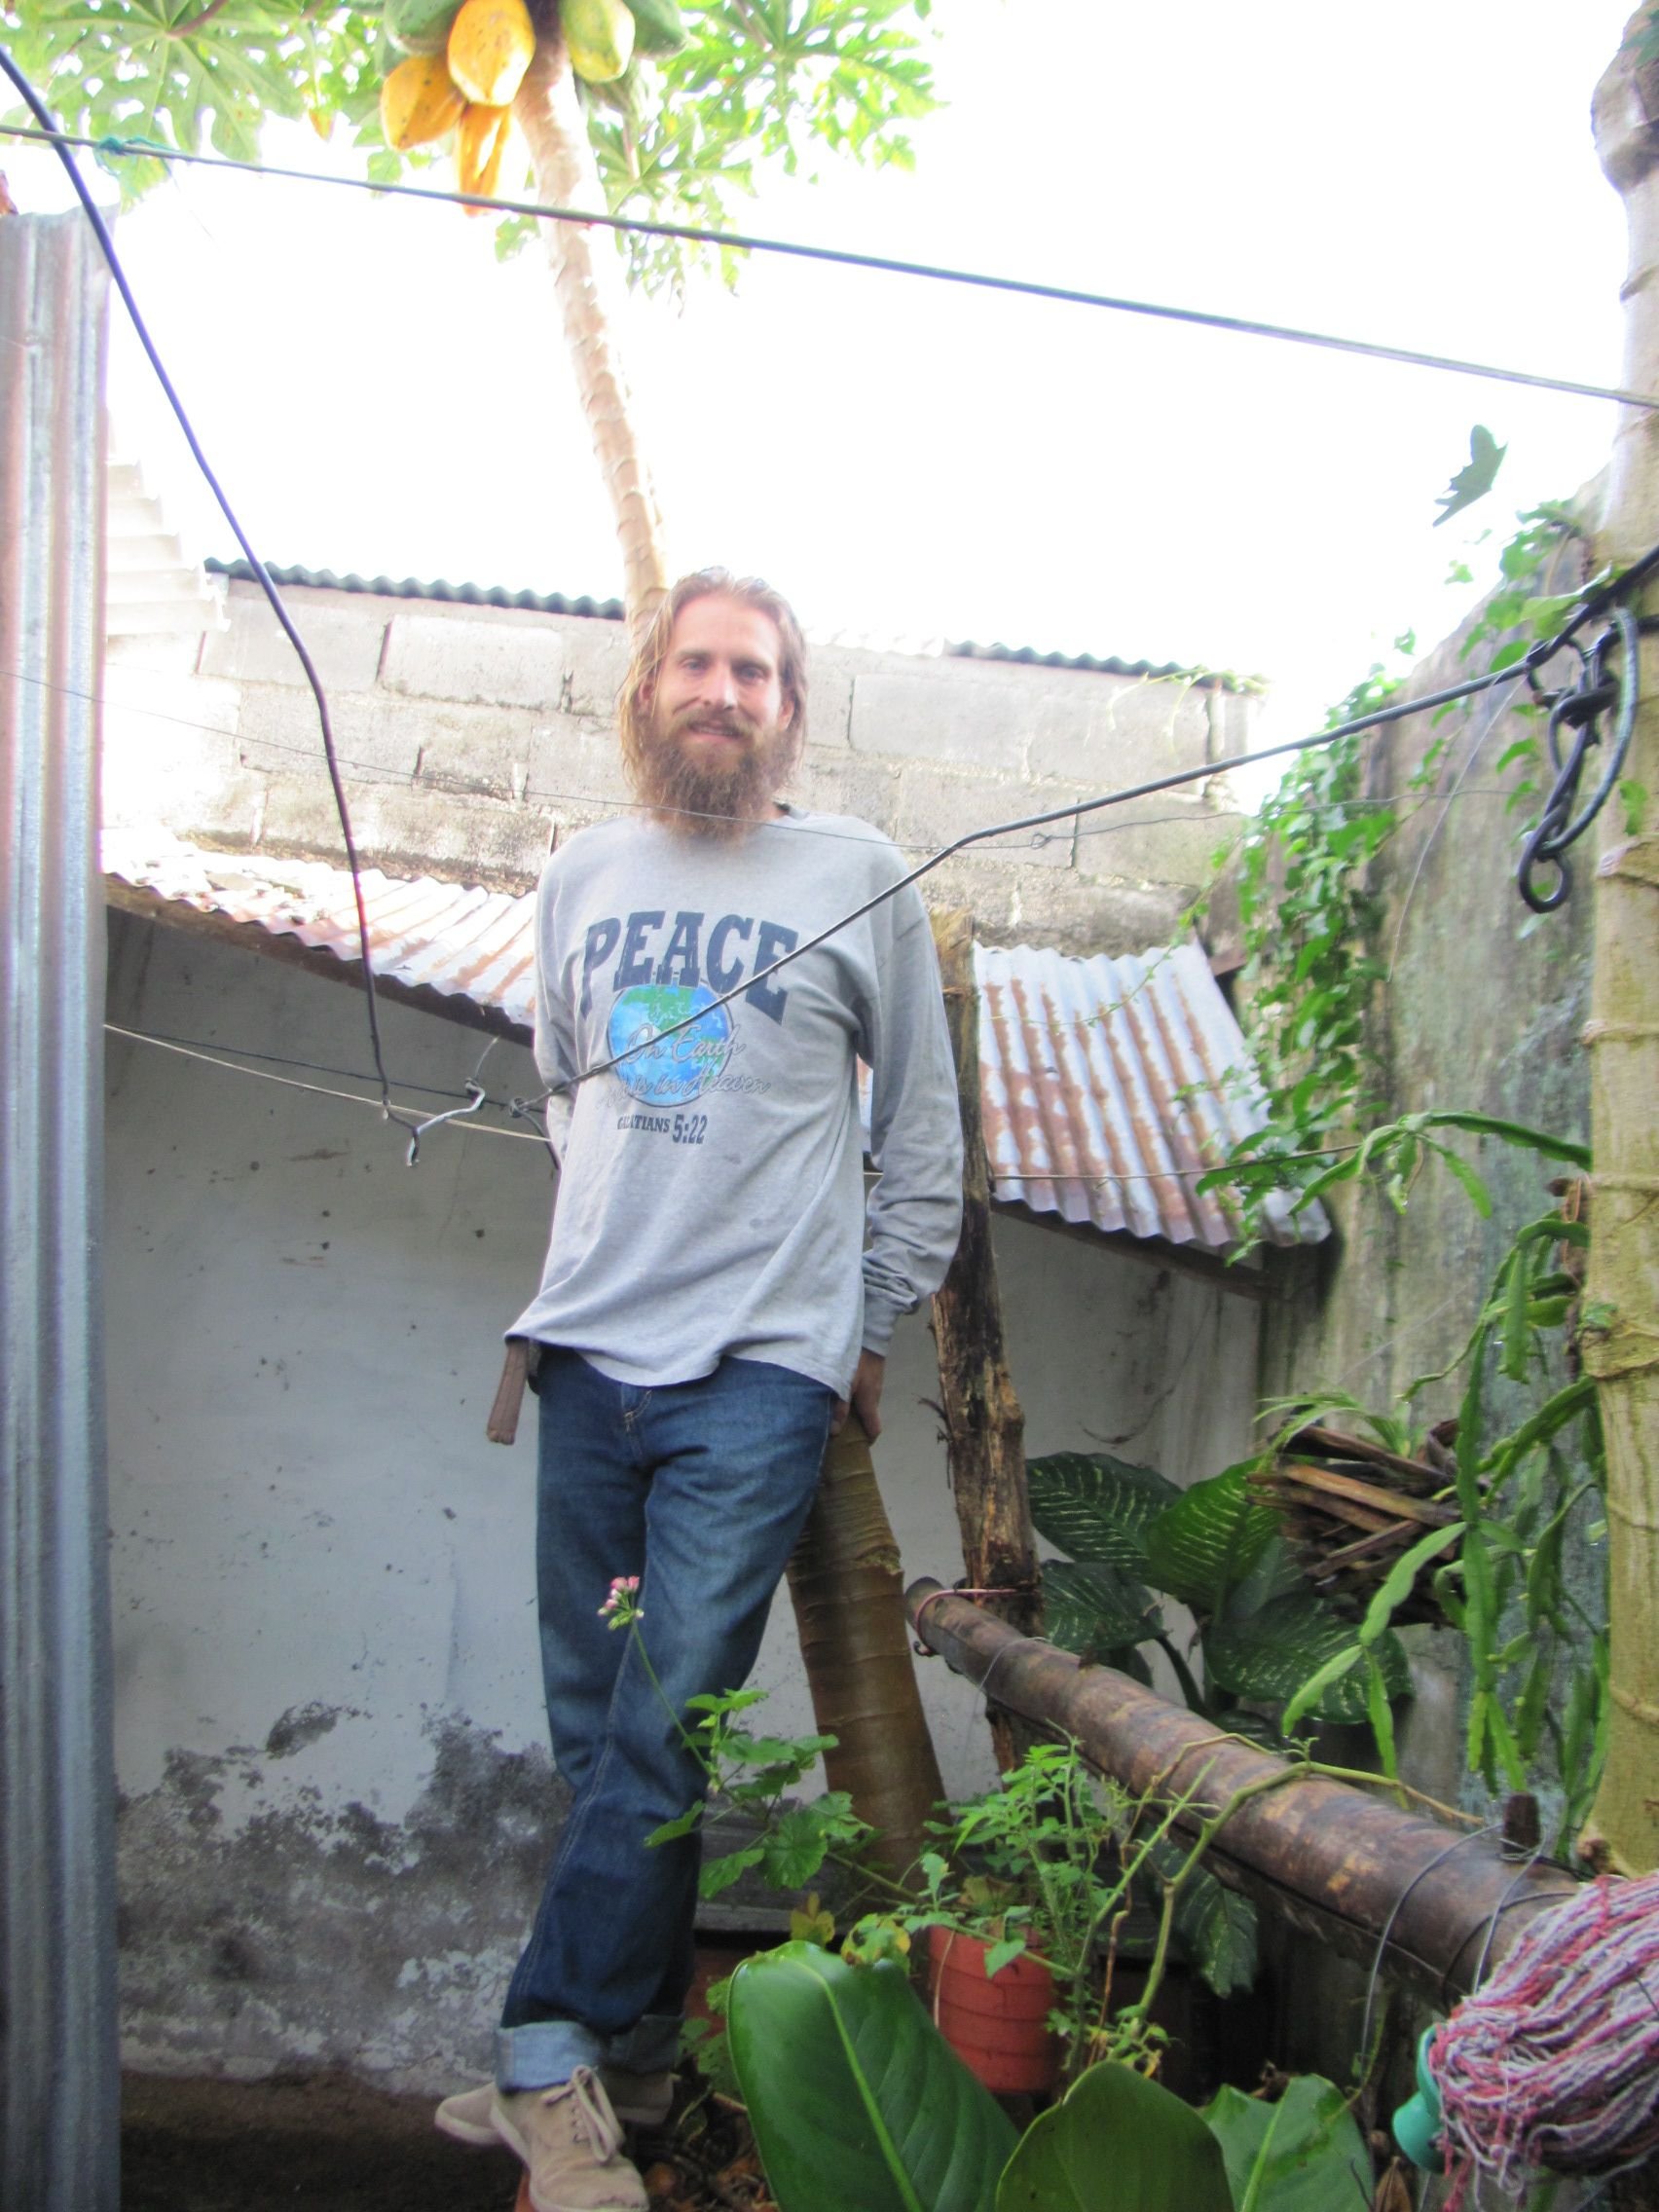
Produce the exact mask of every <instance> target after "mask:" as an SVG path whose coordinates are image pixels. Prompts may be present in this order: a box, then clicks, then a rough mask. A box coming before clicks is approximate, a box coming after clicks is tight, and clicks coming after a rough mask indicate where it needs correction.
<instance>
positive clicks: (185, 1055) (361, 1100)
mask: <svg viewBox="0 0 1659 2212" xmlns="http://www.w3.org/2000/svg"><path fill="white" fill-rule="evenodd" d="M104 1029H105V1031H106V1032H107V1034H108V1035H110V1036H111V1037H120V1038H123V1039H124V1040H125V1041H126V1042H127V1043H128V1044H129V1045H155V1046H157V1047H159V1048H160V1049H161V1051H165V1052H175V1053H177V1055H178V1056H179V1058H180V1059H185V1060H202V1061H204V1062H205V1063H206V1065H207V1066H208V1067H214V1068H225V1069H227V1070H228V1071H229V1072H230V1073H231V1074H232V1075H246V1076H252V1077H254V1078H255V1079H256V1080H257V1081H258V1082H260V1083H276V1084H280V1085H281V1086H282V1088H283V1089H284V1090H306V1091H310V1092H311V1093H312V1094H313V1096H314V1097H317V1098H338V1099H341V1100H343V1101H344V1102H345V1103H346V1104H347V1105H348V1106H373V1107H374V1108H375V1109H376V1110H377V1111H381V1110H382V1108H383V1101H382V1100H381V1099H379V1098H377V1097H373V1096H370V1095H367V1094H365V1093H364V1092H363V1091H360V1090H333V1089H330V1088H328V1086H327V1085H325V1084H320V1083H301V1082H299V1081H298V1080H297V1079H296V1078H294V1077H293V1076H286V1075H274V1074H273V1073H272V1071H271V1070H270V1069H269V1068H252V1067H248V1066H247V1065H246V1064H245V1063H244V1062H243V1061H241V1060H228V1059H225V1058H223V1057H222V1056H221V1055H220V1054H219V1053H217V1052H204V1051H200V1050H199V1049H198V1048H197V1047H195V1046H193V1045H180V1044H178V1043H176V1042H175V1041H174V1040H173V1039H172V1038H170V1037H161V1036H155V1035H152V1034H151V1033H150V1032H149V1031H148V1030H143V1029H129V1028H127V1027H125V1026H124V1024H123V1023H121V1022H119V1021H106V1022H105V1023H104ZM263 1056H264V1057H266V1058H271V1059H275V1058H276V1057H277V1055H276V1053H268V1054H265V1055H263ZM288 1064H289V1065H292V1066H294V1067H305V1066H307V1065H309V1063H308V1062H307V1061H304V1060H295V1061H292V1062H290V1063H288ZM347 1072H350V1071H347ZM353 1080H360V1081H362V1082H364V1083H373V1082H374V1081H376V1078H375V1077H373V1076H363V1077H361V1078H360V1079H359V1078H353ZM405 1088H408V1089H412V1090H425V1091H428V1092H429V1091H430V1090H431V1087H430V1086H429V1085H425V1084H410V1085H407V1086H406V1087H405ZM436 1095H437V1096H439V1097H445V1098H447V1097H457V1096H460V1097H464V1096H465V1095H466V1093H465V1092H464V1091H461V1092H455V1091H438V1092H436ZM487 1103H489V1104H491V1105H495V1104H497V1101H496V1100H494V1099H491V1100H489V1101H487ZM408 1112H409V1114H410V1115H414V1113H415V1109H414V1108H413V1107H411V1108H409V1109H408ZM397 1118H398V1119H399V1120H402V1113H401V1111H400V1113H399V1115H398V1117H397ZM414 1125H415V1124H414V1121H412V1120H411V1121H403V1126H404V1127H406V1128H409V1129H413V1127H414ZM455 1125H456V1126H457V1127H460V1128H462V1129H464V1130H466V1131H467V1132H468V1133H469V1134H471V1135H473V1136H484V1137H511V1138H512V1140H513V1142H514V1143H515V1144H536V1145H538V1144H541V1143H542V1142H543V1139H542V1138H540V1137H538V1136H536V1135H535V1132H534V1131H533V1130H530V1129H502V1128H498V1127H497V1126H496V1125H495V1124H494V1123H493V1122H458V1123H457V1124H455Z"/></svg>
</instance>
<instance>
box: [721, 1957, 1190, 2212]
mask: <svg viewBox="0 0 1659 2212" xmlns="http://www.w3.org/2000/svg"><path fill="white" fill-rule="evenodd" d="M727 2021H728V2033H729V2035H730V2039H731V2054H732V2062H733V2064H734V2066H735V2067H736V2069H737V2078H738V2082H739V2083H740V2084H741V2086H742V2089H743V2100H744V2103H745V2104H746V2105H747V2106H748V2107H749V2118H750V2121H751V2124H752V2125H753V2127H754V2129H755V2140H756V2144H757V2145H758V2147H759V2151H760V2157H761V2160H762V2162H763V2164H764V2166H765V2169H766V2179H767V2181H768V2183H769V2184H770V2186H771V2190H772V2194H773V2195H774V2196H775V2197H776V2198H777V2200H778V2204H779V2207H780V2212H993V2208H994V2206H995V2204H996V2181H997V2175H998V2174H999V2172H1000V2171H1001V2170H1002V2168H1003V2166H1004V2165H1005V2164H1006V2162H1007V2160H1008V2157H1009V2155H1010V2153H1011V2152H1012V2150H1013V2149H1014V2125H1013V2122H1012V2121H1011V2120H1009V2119H1008V2118H1007V2116H1006V2115H1005V2114H1004V2113H1003V2111H1002V2109H1001V2107H1000V2106H999V2105H998V2104H997V2102H996V2099H995V2098H994V2097H993V2096H992V2095H991V2094H990V2092H989V2090H987V2089H984V2088H981V2087H980V2085H979V2083H977V2081H975V2079H974V2077H973V2075H972V2074H970V2073H969V2071H968V2069H967V2067H966V2066H964V2065H963V2063H962V2061H961V2060H960V2059H959V2058H958V2057H957V2056H956V2054H955V2052H954V2051H952V2050H951V2048H950V2047H949V2046H948V2045H947V2044H946V2043H945V2041H944V2038H943V2037H942V2036H941V2035H940V2032H939V2030H938V2029H937V2028H936V2027H935V2026H934V2024H933V2022H932V2021H931V2020H930V2019H929V2018H928V2016H927V2013H926V2011H925V2010H924V2009H923V2008H922V2005H921V2003H920V2001H919V2000H918V1998H917V1997H916V1995H915V1993H914V1992H913V1991H912V1989H911V1988H910V1985H909V1982H908V1980H907V1978H906V1976H905V1974H904V1972H903V1969H901V1968H899V1967H897V1966H895V1965H893V1964H892V1963H891V1962H889V1961H882V1962H879V1963H877V1964H876V1965H874V1966H870V1967H853V1966H849V1965H848V1964H847V1963H846V1961H845V1960H844V1959H839V1958H836V1957H835V1956H834V1954H833V1953H832V1952H829V1951H821V1950H819V1949H818V1947H817V1946H816V1945H815V1944H812V1943H785V1944H783V1945H781V1946H780V1948H779V1949H777V1950H775V1951H762V1952H759V1953H757V1954H756V1956H755V1957H754V1958H751V1959H746V1960H745V1961H744V1962H743V1964H742V1966H740V1967H739V1968H738V1970H737V1972H736V1973H735V1974H734V1975H733V1977H732V1984H731V1998H730V2003H729V2009H728V2012H727ZM1195 2212H1196V2208H1195Z"/></svg>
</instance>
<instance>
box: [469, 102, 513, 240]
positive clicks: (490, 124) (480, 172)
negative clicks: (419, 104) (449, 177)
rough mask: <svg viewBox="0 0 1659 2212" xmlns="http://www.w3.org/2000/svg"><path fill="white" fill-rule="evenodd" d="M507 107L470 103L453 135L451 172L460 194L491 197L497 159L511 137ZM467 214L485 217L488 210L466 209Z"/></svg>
mask: <svg viewBox="0 0 1659 2212" xmlns="http://www.w3.org/2000/svg"><path fill="white" fill-rule="evenodd" d="M512 124H513V111H512V109H511V108H510V107H480V106H478V105H477V103H476V102H473V103H471V104H470V105H469V106H468V108H467V110H466V113H465V114H464V115H463V116H462V117H461V122H460V125H459V126H458V128H457V129H456V134H455V173H456V180H457V182H458V183H459V184H460V186H461V191H462V192H476V193H478V194H479V195H480V196H481V197H482V198H483V199H485V200H488V199H490V198H492V197H493V195H494V193H495V190H496V187H497V185H498V183H499V182H500V179H501V158H502V156H503V155H504V154H505V153H506V150H507V140H508V138H509V137H510V136H511V134H512ZM466 212H467V213H468V214H469V215H487V214H488V213H489V212H490V210H489V208H488V207H469V208H468V209H467V210H466Z"/></svg>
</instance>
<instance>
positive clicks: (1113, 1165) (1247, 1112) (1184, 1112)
mask: <svg viewBox="0 0 1659 2212" xmlns="http://www.w3.org/2000/svg"><path fill="white" fill-rule="evenodd" d="M974 967H975V973H976V976H977V979H978V985H979V1069H980V1096H981V1100H982V1103H983V1110H984V1119H985V1151H986V1155H987V1158H988V1161H989V1163H990V1171H991V1183H992V1189H993V1191H994V1193H995V1195H996V1197H998V1198H1018V1199H1021V1200H1022V1201H1023V1202H1024V1203H1025V1204H1026V1205H1028V1206H1031V1207H1034V1208H1035V1209H1036V1210H1037V1211H1039V1212H1051V1213H1057V1214H1059V1215H1061V1216H1062V1217H1063V1219H1065V1220H1067V1221H1075V1222H1084V1221H1088V1222H1092V1223H1093V1225H1094V1226H1095V1228H1096V1229H1101V1230H1107V1231H1113V1230H1124V1231H1127V1233H1128V1234H1129V1235H1132V1236H1161V1237H1164V1238H1166V1239H1167V1240H1168V1241H1169V1242H1170V1243H1173V1244H1198V1245H1199V1246H1202V1247H1204V1248H1206V1249H1208V1250H1210V1251H1220V1250H1223V1249H1225V1247H1226V1246H1227V1245H1228V1244H1230V1243H1231V1242H1233V1240H1234V1237H1233V1231H1232V1228H1231V1225H1230V1223H1229V1220H1228V1217H1227V1213H1226V1211H1225V1210H1224V1208H1223V1207H1222V1205H1221V1204H1220V1202H1219V1198H1218V1196H1217V1195H1216V1194H1215V1193H1213V1192H1200V1191H1199V1189H1198V1179H1199V1177H1200V1176H1201V1175H1202V1174H1203V1173H1204V1171H1205V1170H1206V1169H1207V1168H1210V1167H1214V1166H1216V1165H1217V1164H1218V1163H1219V1162H1220V1161H1223V1160H1224V1159H1225V1158H1226V1157H1227V1154H1228V1152H1229V1150H1230V1149H1231V1147H1232V1146H1233V1145H1234V1144H1235V1142H1236V1141H1237V1140H1238V1139H1239V1138H1240V1137H1242V1136H1245V1135H1247V1134H1248V1133H1249V1132H1250V1131H1251V1130H1252V1129H1256V1128H1259V1127H1260V1126H1261V1124H1262V1123H1263V1121H1264V1119H1265V1118H1266V1117H1265V1108H1264V1100H1263V1097H1262V1091H1261V1087H1260V1085H1259V1084H1258V1083H1257V1081H1256V1075H1255V1070H1254V1068H1253V1066H1252V1064H1251V1060H1250V1053H1249V1049H1248V1047H1247V1046H1246V1045H1245V1042H1244V1038H1243V1035H1242V1033H1241V1031H1240V1030H1239V1027H1238V1024H1237V1022H1236V1021H1235V1019H1234V1016H1233V1010H1232V1008H1231V1007H1230V1006H1229V1005H1228V1003H1227V1001H1226V999H1224V998H1223V996H1222V994H1221V991H1220V989H1219V987H1218V985H1217V983H1216V980H1215V977H1213V976H1212V975H1211V974H1210V971H1209V965H1208V963H1207V962H1206V961H1205V959H1204V956H1203V953H1202V952H1201V951H1200V949H1199V948H1198V945H1197V944H1181V945H1175V946H1171V947H1167V948H1161V949H1158V950H1154V951H1150V952H1146V953H1142V954H1140V955H1138V956H1137V957H1134V958H1124V959H1119V960H1108V959H1106V958H1105V957H1104V955H1101V956H1098V957H1096V958H1095V959H1092V960H1071V959H1068V958H1066V956H1065V955H1064V954H1063V953H1059V952H1052V951H1047V950H1043V949H1041V948H1039V947H1034V946H1031V945H1015V946H1014V947H1013V948H1012V949H1009V950H999V949H997V948H995V947H992V946H987V945H976V946H975V947H974ZM1327 1226H1328V1225H1327V1223H1326V1220H1325V1216H1324V1213H1323V1211H1322V1210H1321V1209H1318V1208H1317V1207H1309V1208H1308V1209H1307V1211H1306V1212H1305V1213H1304V1214H1302V1215H1300V1216H1296V1215H1292V1214H1291V1213H1290V1211H1289V1209H1288V1206H1285V1205H1279V1206H1276V1207H1274V1208H1273V1209H1272V1217H1271V1219H1270V1221H1269V1222H1268V1224H1267V1227H1268V1229H1269V1233H1270V1234H1271V1235H1272V1238H1273V1241H1274V1242H1276V1243H1283V1244H1295V1243H1298V1242H1302V1241H1309V1242H1313V1241H1317V1240H1318V1238H1320V1237H1322V1236H1323V1235H1325V1234H1326V1231H1327Z"/></svg>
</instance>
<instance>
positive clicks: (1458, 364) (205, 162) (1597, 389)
mask: <svg viewBox="0 0 1659 2212" xmlns="http://www.w3.org/2000/svg"><path fill="white" fill-rule="evenodd" d="M0 133H4V134H6V135H8V136H11V137H15V138H21V139H29V140H36V141H41V142H45V143H48V144H51V145H53V146H55V147H56V148H57V150H58V151H59V153H62V152H65V151H66V150H67V149H68V148H70V147H77V148H85V149H87V150H88V151H90V152H92V153H95V154H98V155H100V156H102V157H103V158H104V159H105V160H111V159H128V158H131V159H137V160H147V161H160V162H166V163H169V164H170V163H177V162H184V163H189V164H192V165H194V166H198V167H202V168H214V169H232V170H238V171H240V172H241V173H242V174H244V175H250V176H259V177H269V178H274V179H277V180H279V181H281V182H283V183H288V184H319V185H325V186H333V187H335V188H336V189H340V190H346V191H355V192H370V193H376V194H380V195H384V196H387V197H391V198H397V199H405V200H424V201H430V202H434V203H438V204H440V205H445V206H459V207H471V208H477V209H485V210H488V211H490V212H493V213H496V214H500V215H527V216H531V217H534V218H535V220H537V221H540V222H549V223H576V224H580V225H581V226H583V227H584V228H587V229H592V230H608V231H615V232H619V233H624V234H627V235H630V236H633V237H638V238H653V239H673V240H679V241H680V242H682V243H683V244H688V245H710V246H717V247H719V248H720V249H721V250H722V251H724V252H728V253H734V252H735V253H767V254H776V255H779V256H780V257H782V258H785V259H789V260H795V261H810V262H819V263H826V264H830V265H832V266H834V267H837V268H843V269H861V270H865V271H867V272H869V273H871V274H873V275H877V276H908V277H913V278H916V279H919V280H921V281H923V282H928V283H940V284H956V285H961V286H965V287H967V288H969V289H971V290H976V291H990V292H1004V293H1014V294H1016V295H1018V296H1019V297H1020V298H1023V299H1033V300H1049V301H1052V302H1054V303H1056V304H1058V305H1060V306H1064V307H1084V308H1096V309H1103V310H1105V311H1106V312H1108V313H1114V314H1127V315H1137V316H1142V317H1146V318H1150V319H1151V320H1154V321H1159V322H1178V323H1185V324H1188V325H1192V326H1196V327H1198V328H1200V329H1205V330H1219V331H1225V332H1228V333H1230V334H1232V335H1233V336H1235V337H1241V338H1269V339H1274V340H1277V341H1279V342H1280V343H1282V344H1287V345H1293V346H1312V347H1315V348H1318V349H1320V350H1323V351H1326V352H1338V353H1354V354H1358V355H1360V356H1362V357H1363V358H1365V359H1369V360H1376V361H1392V362H1394V363H1396V364H1397V365H1399V366H1401V367H1405V368H1418V369H1434V370H1438V371H1439V372H1441V373H1442V374H1445V375H1451V376H1468V377H1479V378H1483V379H1485V380H1487V381H1488V382H1492V383H1497V384H1515V385H1525V386H1528V387H1530V388H1532V389H1533V390H1539V391H1560V392H1566V393H1567V394H1569V395H1571V396H1573V397H1575V398H1581V399H1604V400H1612V401H1614V402H1615V403H1617V404H1618V405H1620V406H1624V407H1641V408H1646V409H1649V410H1659V398H1655V397H1653V396H1652V395H1651V394H1649V393H1647V392H1641V391H1630V390H1627V389H1625V388H1624V387H1621V386H1616V385H1599V384H1584V383H1580V382H1578V381H1577V380H1575V379H1572V378H1567V377H1549V376H1541V375H1538V374H1536V373H1535V372H1533V371H1531V370H1528V369H1508V368H1501V367H1498V366H1497V365H1495V364H1493V363H1492V362H1487V361H1466V360H1462V359H1459V358H1457V357H1456V356H1455V355H1453V354H1447V353H1430V352H1425V351H1421V350H1418V349H1416V348H1412V347H1405V346H1385V345H1383V344H1380V343H1378V342H1376V341H1374V340H1371V339H1364V338H1344V337H1339V336H1337V335H1335V334H1334V333H1332V332H1329V331H1319V330H1302V329H1299V328H1296V327H1294V326H1293V325H1291V324H1288V323H1278V322H1262V321H1258V320H1256V319H1255V318H1253V317H1250V316H1245V315H1231V314H1218V313H1214V312H1213V311H1212V310H1209V309H1204V308H1184V307H1173V306H1170V305H1169V304H1168V303H1167V302H1164V301H1160V300H1136V299H1128V298H1124V297H1123V296H1121V295H1119V294H1116V293H1111V292H1094V291H1087V290H1084V289H1082V288H1081V287H1079V286H1077V285H1072V284H1045V283H1039V282H1038V281H1036V279H1034V278H1032V277H1026V276H997V275H994V274H991V273H989V272H987V271H984V270H974V269H957V268H951V267H948V266H945V265H943V264H941V263H938V262H931V261H908V260H903V259H899V258H897V257H895V256H893V255H890V254H879V253H855V252H853V251H851V250H849V249H848V248H846V247H843V246H828V245H809V244H805V243H803V242H802V241H800V240H794V239H775V238H764V237H761V236H759V235H758V234H756V233H754V232H746V231H718V230H712V229H710V228H708V227H707V226H706V225H703V224H700V223H669V222H661V221H656V220H654V219H652V218H649V217H646V216H641V215H612V214H608V213H607V214H599V213H595V212H593V211H592V210H590V209H587V208H580V207H556V206H552V205H549V204H547V203H543V202H540V201H529V200H507V199H502V198H498V197H495V196H492V195H489V194H484V193H474V192H458V191H456V190H454V189H453V188H446V187H444V186H440V185H420V184H404V183H391V184H387V183H379V184H377V183H376V182H374V181H373V180H372V179H371V178H369V177H355V176H326V175H324V174H323V173H322V172H321V171H320V170H317V169H302V168H291V167H287V166H282V165H280V164H276V163H266V162H240V161H236V160H234V159H232V158H231V157H230V156H227V155H224V154H202V153H187V152H186V151H185V150H184V149H183V148H182V147H178V146H169V145H167V144H166V143H165V142H163V141H162V140H160V139H151V138H144V137H123V136H120V135H119V134H117V135H113V136H105V137H102V138H92V137H86V136H82V135H79V134H77V133H75V132H72V131H66V130H55V129H51V128H37V129H29V128H28V127H26V126H24V125H21V124H0Z"/></svg>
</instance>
